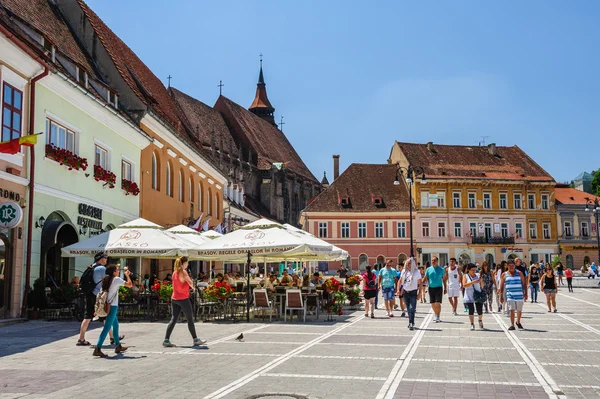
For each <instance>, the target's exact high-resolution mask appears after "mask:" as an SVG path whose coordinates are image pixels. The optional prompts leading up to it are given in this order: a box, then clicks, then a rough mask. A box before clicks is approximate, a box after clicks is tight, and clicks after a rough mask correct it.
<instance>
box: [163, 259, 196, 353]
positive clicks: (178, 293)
mask: <svg viewBox="0 0 600 399" xmlns="http://www.w3.org/2000/svg"><path fill="white" fill-rule="evenodd" d="M187 268H188V258H187V257H181V258H177V259H176V260H175V267H174V269H173V295H172V296H171V307H172V312H171V321H170V322H169V325H168V326H167V333H166V334H165V340H164V341H163V346H164V347H167V348H170V347H173V346H175V345H174V344H172V343H171V341H170V338H171V333H172V332H173V329H174V328H175V324H177V320H178V319H179V314H180V313H181V311H183V313H184V314H185V318H186V320H187V323H188V330H190V334H191V335H192V338H194V343H193V345H194V346H200V345H204V344H206V340H202V339H200V338H198V337H197V336H196V326H195V325H194V313H193V311H192V302H190V288H192V289H193V288H194V282H193V281H192V279H191V277H190V275H189V274H188V272H187V271H186V270H187Z"/></svg>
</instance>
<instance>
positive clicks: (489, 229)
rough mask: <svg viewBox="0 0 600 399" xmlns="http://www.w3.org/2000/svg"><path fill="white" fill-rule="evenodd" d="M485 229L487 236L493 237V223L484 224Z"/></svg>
mask: <svg viewBox="0 0 600 399" xmlns="http://www.w3.org/2000/svg"><path fill="white" fill-rule="evenodd" d="M483 231H484V233H485V238H488V239H489V238H491V237H492V224H491V223H485V224H484V225H483Z"/></svg>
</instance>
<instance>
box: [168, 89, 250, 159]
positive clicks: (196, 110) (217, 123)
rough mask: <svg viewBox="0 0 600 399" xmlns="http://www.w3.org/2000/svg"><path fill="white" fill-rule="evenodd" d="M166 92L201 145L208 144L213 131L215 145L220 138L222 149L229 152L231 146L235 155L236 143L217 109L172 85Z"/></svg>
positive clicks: (219, 143)
mask: <svg viewBox="0 0 600 399" xmlns="http://www.w3.org/2000/svg"><path fill="white" fill-rule="evenodd" d="M168 92H169V94H170V95H171V97H172V98H173V99H174V100H175V103H176V104H177V105H178V107H179V110H180V111H181V113H182V114H183V115H184V116H185V118H186V119H187V124H188V127H189V128H190V129H191V130H192V133H193V134H194V135H195V136H197V138H198V140H199V141H200V142H201V143H202V144H203V145H205V146H210V144H211V135H212V133H213V132H214V135H215V137H214V141H215V146H216V147H220V146H221V138H222V139H223V151H224V152H226V153H229V148H230V147H233V150H234V156H237V145H236V144H235V141H234V140H233V138H232V137H231V133H230V132H229V129H228V128H227V125H226V124H225V121H224V120H223V117H222V116H221V114H220V113H219V112H218V111H216V110H215V109H213V108H211V107H209V106H208V105H206V104H204V103H203V102H202V101H199V100H196V99H195V98H193V97H191V96H188V95H187V94H185V93H183V92H181V91H179V90H177V89H175V88H173V87H170V88H169V89H168ZM242 155H243V156H247V154H242Z"/></svg>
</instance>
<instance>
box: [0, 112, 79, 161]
mask: <svg viewBox="0 0 600 399" xmlns="http://www.w3.org/2000/svg"><path fill="white" fill-rule="evenodd" d="M46 137H48V144H52V145H54V146H55V147H57V148H61V149H63V150H67V151H71V152H72V153H75V133H74V132H72V131H71V130H69V129H67V128H65V127H63V126H61V125H59V124H58V123H56V122H54V121H52V120H50V119H47V120H46ZM3 141H4V140H3Z"/></svg>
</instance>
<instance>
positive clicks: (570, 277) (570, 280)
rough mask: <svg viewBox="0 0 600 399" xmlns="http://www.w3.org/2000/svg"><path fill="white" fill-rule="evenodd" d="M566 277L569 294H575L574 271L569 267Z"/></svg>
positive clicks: (566, 270)
mask: <svg viewBox="0 0 600 399" xmlns="http://www.w3.org/2000/svg"><path fill="white" fill-rule="evenodd" d="M565 277H566V278H567V287H568V288H569V292H573V270H571V268H569V267H567V268H566V269H565Z"/></svg>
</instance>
